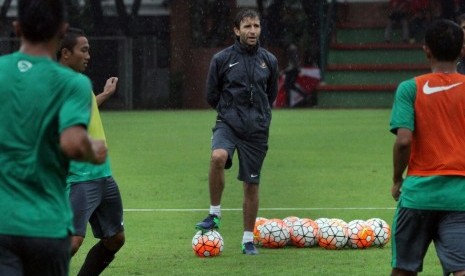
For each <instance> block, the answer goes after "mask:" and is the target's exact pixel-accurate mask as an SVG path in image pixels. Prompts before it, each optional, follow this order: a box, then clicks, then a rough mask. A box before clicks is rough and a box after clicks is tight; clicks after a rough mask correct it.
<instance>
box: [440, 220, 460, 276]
mask: <svg viewBox="0 0 465 276" xmlns="http://www.w3.org/2000/svg"><path fill="white" fill-rule="evenodd" d="M442 214H443V215H442V219H440V220H439V222H438V238H437V239H435V240H434V245H435V248H436V252H437V255H438V257H439V260H441V265H442V267H443V271H444V275H450V274H453V275H454V276H458V275H460V276H464V275H465V241H464V239H463V237H464V236H465V212H442Z"/></svg>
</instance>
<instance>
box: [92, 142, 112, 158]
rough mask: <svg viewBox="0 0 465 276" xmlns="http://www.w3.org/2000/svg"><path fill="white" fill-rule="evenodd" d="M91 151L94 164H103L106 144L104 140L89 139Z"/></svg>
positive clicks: (105, 156)
mask: <svg viewBox="0 0 465 276" xmlns="http://www.w3.org/2000/svg"><path fill="white" fill-rule="evenodd" d="M91 144H92V151H93V153H94V156H93V160H92V161H91V162H92V163H94V164H103V163H104V162H105V160H106V159H107V151H108V149H107V146H106V145H105V141H104V140H94V139H91Z"/></svg>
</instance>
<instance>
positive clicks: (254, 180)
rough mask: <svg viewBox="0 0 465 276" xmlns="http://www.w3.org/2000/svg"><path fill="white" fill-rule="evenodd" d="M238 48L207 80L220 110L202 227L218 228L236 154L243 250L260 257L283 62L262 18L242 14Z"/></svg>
mask: <svg viewBox="0 0 465 276" xmlns="http://www.w3.org/2000/svg"><path fill="white" fill-rule="evenodd" d="M234 33H235V35H236V42H235V43H234V45H232V46H230V47H228V48H226V49H224V50H223V51H221V52H219V53H217V54H215V55H214V56H213V59H212V60H211V63H210V70H209V73H208V79H207V101H208V103H209V104H210V105H211V106H212V107H213V108H215V109H216V110H217V113H218V115H217V118H216V124H215V127H214V128H213V137H212V155H211V162H210V171H209V188H210V204H211V205H210V214H209V216H208V217H207V218H205V219H204V220H203V221H201V222H199V223H197V225H196V228H197V229H201V230H208V229H215V228H218V227H219V222H220V218H221V206H220V202H221V195H222V193H223V189H224V183H225V180H224V169H229V168H230V167H231V165H232V157H233V154H234V152H235V150H237V152H238V158H239V175H238V179H239V180H240V181H243V187H244V202H243V215H244V235H243V239H242V252H243V253H244V254H247V255H255V254H258V251H257V250H256V248H255V246H254V244H253V229H254V225H255V219H256V217H257V212H258V184H259V182H260V171H261V167H262V164H263V161H264V159H265V156H266V152H267V150H268V134H269V128H270V122H271V106H272V104H273V102H274V100H275V98H276V95H277V93H278V62H277V60H276V58H275V56H273V55H272V54H271V53H270V52H268V51H267V50H265V49H263V48H261V47H260V45H259V42H258V39H259V36H260V17H259V15H258V13H257V12H255V11H253V10H241V11H239V13H238V14H237V15H236V18H235V20H234Z"/></svg>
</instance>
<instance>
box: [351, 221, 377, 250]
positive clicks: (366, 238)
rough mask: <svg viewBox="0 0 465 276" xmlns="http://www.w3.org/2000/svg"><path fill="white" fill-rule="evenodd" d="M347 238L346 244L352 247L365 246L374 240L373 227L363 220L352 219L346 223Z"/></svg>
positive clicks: (368, 245)
mask: <svg viewBox="0 0 465 276" xmlns="http://www.w3.org/2000/svg"><path fill="white" fill-rule="evenodd" d="M347 230H348V235H349V239H348V241H347V245H348V246H350V247H352V248H367V247H370V246H371V244H372V243H373V241H374V238H375V237H374V234H373V229H372V228H371V226H369V225H368V224H366V223H365V221H363V220H359V219H356V220H353V221H351V222H349V224H348V225H347Z"/></svg>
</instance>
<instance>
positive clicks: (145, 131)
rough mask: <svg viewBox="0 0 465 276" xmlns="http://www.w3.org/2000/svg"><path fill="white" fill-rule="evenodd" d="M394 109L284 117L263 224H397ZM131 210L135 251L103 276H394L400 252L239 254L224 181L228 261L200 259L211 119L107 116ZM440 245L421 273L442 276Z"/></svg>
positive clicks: (273, 139)
mask: <svg viewBox="0 0 465 276" xmlns="http://www.w3.org/2000/svg"><path fill="white" fill-rule="evenodd" d="M389 114H390V111H389V110H318V109H296V110H275V111H274V113H273V123H272V127H271V135H270V142H269V145H270V147H269V152H268V156H267V159H266V160H265V164H264V167H263V170H262V180H261V190H260V208H261V210H260V211H259V216H262V217H267V218H284V217H287V216H298V217H302V218H303V217H308V218H311V219H316V218H319V217H329V218H341V219H343V220H345V221H347V222H349V221H350V220H353V219H369V218H372V217H379V218H382V219H384V220H386V221H387V222H388V223H389V224H391V222H392V217H393V214H394V208H395V206H396V203H395V202H394V200H393V199H392V197H391V195H390V187H391V174H392V173H391V169H392V161H391V155H392V154H391V152H392V144H393V142H394V135H392V134H390V133H389V131H388V126H389ZM102 116H103V121H104V125H105V128H106V135H107V140H108V143H109V147H110V156H111V161H112V167H113V172H114V176H115V178H116V180H117V182H118V184H119V186H120V189H121V193H122V196H123V204H124V208H125V213H124V216H125V217H124V219H125V229H126V237H127V239H126V244H125V246H124V247H123V248H122V250H121V251H120V252H119V253H118V254H117V257H116V259H115V260H114V262H113V263H111V265H110V266H109V268H107V269H106V270H105V272H104V273H103V275H203V274H205V273H206V274H218V275H276V274H283V275H284V274H286V275H389V273H390V269H391V268H390V259H391V258H390V256H391V255H390V254H391V247H390V245H388V246H387V247H385V248H383V249H378V248H370V249H367V250H355V249H343V250H337V251H331V250H324V249H320V248H303V249H298V248H293V247H286V248H284V249H264V248H262V249H259V250H260V255H258V256H245V255H242V254H241V252H240V242H241V239H242V213H241V206H242V185H241V183H240V182H239V181H238V180H237V179H236V175H237V158H235V161H234V165H233V168H232V169H231V170H229V171H228V172H227V173H226V189H225V192H224V194H223V201H222V208H223V209H224V211H223V220H222V227H221V229H220V233H221V234H222V236H223V238H224V242H225V249H224V251H223V254H222V255H221V256H220V257H216V258H198V257H196V256H195V255H194V253H193V251H192V249H191V239H192V237H193V235H194V233H195V230H194V224H195V223H196V222H198V221H199V220H201V219H203V218H204V217H205V216H206V214H207V212H208V211H207V208H208V207H209V202H208V189H207V172H208V165H209V158H210V138H211V127H212V126H213V123H214V118H215V113H214V112H213V111H204V110H202V111H154V112H153V111H151V112H109V111H107V112H103V114H102ZM93 243H95V239H94V238H93V237H92V233H91V231H90V229H89V232H88V236H87V238H86V240H85V242H84V245H83V247H82V248H81V250H80V251H79V252H78V253H77V255H76V256H75V257H74V258H73V259H72V261H71V271H70V274H71V275H76V273H77V271H78V268H79V266H80V265H81V264H82V262H83V260H84V258H85V254H86V253H87V250H88V249H89V248H90V246H92V244H93ZM433 249H434V248H431V249H430V250H429V252H428V254H427V256H426V261H425V265H424V272H423V273H422V274H421V275H442V270H441V267H440V264H439V261H438V260H437V257H436V254H435V253H434V250H433Z"/></svg>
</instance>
